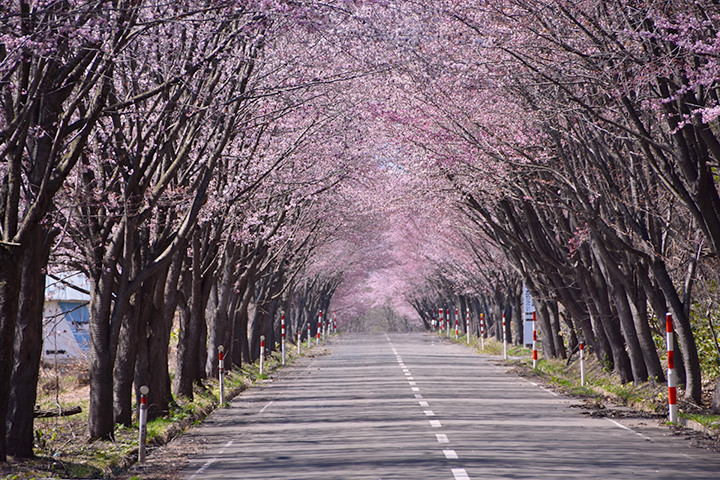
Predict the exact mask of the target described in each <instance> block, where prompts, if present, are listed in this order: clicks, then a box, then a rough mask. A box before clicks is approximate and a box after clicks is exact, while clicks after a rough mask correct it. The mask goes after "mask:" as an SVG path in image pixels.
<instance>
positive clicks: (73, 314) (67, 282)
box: [42, 272, 90, 364]
mask: <svg viewBox="0 0 720 480" xmlns="http://www.w3.org/2000/svg"><path fill="white" fill-rule="evenodd" d="M53 277H56V278H53ZM53 277H51V276H50V275H48V276H47V277H46V280H45V314H44V317H45V318H44V320H43V340H44V341H43V356H42V360H43V362H46V363H51V364H52V363H55V362H57V363H67V362H71V361H78V360H87V357H88V353H89V345H90V328H89V326H90V323H89V321H90V315H89V311H88V307H87V305H88V302H89V301H90V295H89V293H88V292H89V290H90V283H89V282H88V279H87V277H85V275H83V274H82V273H79V272H70V273H62V274H57V275H53Z"/></svg>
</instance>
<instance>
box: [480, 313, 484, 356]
mask: <svg viewBox="0 0 720 480" xmlns="http://www.w3.org/2000/svg"><path fill="white" fill-rule="evenodd" d="M480 349H481V350H485V314H484V313H481V314H480Z"/></svg>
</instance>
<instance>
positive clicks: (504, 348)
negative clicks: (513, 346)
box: [502, 313, 507, 360]
mask: <svg viewBox="0 0 720 480" xmlns="http://www.w3.org/2000/svg"><path fill="white" fill-rule="evenodd" d="M502 335H503V358H504V359H505V360H507V335H505V314H504V313H503V332H502Z"/></svg>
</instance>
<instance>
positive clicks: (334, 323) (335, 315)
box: [333, 312, 337, 333]
mask: <svg viewBox="0 0 720 480" xmlns="http://www.w3.org/2000/svg"><path fill="white" fill-rule="evenodd" d="M333 333H337V313H336V312H333Z"/></svg>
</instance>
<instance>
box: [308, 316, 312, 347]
mask: <svg viewBox="0 0 720 480" xmlns="http://www.w3.org/2000/svg"><path fill="white" fill-rule="evenodd" d="M311 338H312V337H311V336H310V322H308V334H307V341H308V348H310V339H311Z"/></svg>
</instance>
